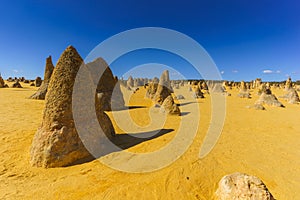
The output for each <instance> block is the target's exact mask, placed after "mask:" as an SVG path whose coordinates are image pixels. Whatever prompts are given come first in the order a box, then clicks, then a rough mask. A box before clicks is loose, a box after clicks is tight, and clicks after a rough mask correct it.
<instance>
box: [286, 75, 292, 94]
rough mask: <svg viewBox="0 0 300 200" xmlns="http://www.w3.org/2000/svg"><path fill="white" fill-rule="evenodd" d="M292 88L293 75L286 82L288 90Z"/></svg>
mask: <svg viewBox="0 0 300 200" xmlns="http://www.w3.org/2000/svg"><path fill="white" fill-rule="evenodd" d="M291 88H292V79H291V77H289V78H288V79H287V80H286V82H285V90H286V91H288V90H289V89H291Z"/></svg>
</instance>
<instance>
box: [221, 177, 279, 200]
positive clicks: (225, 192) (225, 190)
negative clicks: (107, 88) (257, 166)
mask: <svg viewBox="0 0 300 200" xmlns="http://www.w3.org/2000/svg"><path fill="white" fill-rule="evenodd" d="M216 199H218V200H234V199H236V200H239V199H240V200H246V199H249V200H250V199H253V200H275V199H274V197H273V196H272V194H271V193H270V192H269V190H268V188H267V187H266V185H265V184H264V183H263V182H262V181H261V180H260V179H259V178H257V177H255V176H251V175H247V174H243V173H234V174H230V175H227V176H224V177H223V178H222V179H221V181H220V182H219V187H218V189H217V191H216Z"/></svg>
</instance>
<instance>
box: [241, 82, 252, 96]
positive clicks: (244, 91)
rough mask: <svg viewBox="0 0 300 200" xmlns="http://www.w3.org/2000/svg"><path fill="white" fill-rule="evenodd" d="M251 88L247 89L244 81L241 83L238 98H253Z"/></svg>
mask: <svg viewBox="0 0 300 200" xmlns="http://www.w3.org/2000/svg"><path fill="white" fill-rule="evenodd" d="M248 88H249V86H248V87H247V86H246V84H245V82H244V81H241V85H240V92H239V94H238V97H240V98H251V96H250V93H249V91H248Z"/></svg>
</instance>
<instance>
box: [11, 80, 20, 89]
mask: <svg viewBox="0 0 300 200" xmlns="http://www.w3.org/2000/svg"><path fill="white" fill-rule="evenodd" d="M12 87H13V88H22V85H21V84H20V82H19V80H17V81H16V82H15V83H14V84H13V85H12Z"/></svg>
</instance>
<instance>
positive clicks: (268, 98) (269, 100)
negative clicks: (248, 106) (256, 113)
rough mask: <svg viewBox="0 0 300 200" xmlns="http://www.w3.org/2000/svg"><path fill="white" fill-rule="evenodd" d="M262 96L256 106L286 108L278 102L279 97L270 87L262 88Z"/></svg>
mask: <svg viewBox="0 0 300 200" xmlns="http://www.w3.org/2000/svg"><path fill="white" fill-rule="evenodd" d="M261 92H262V93H261V95H260V97H259V99H258V100H257V101H256V102H255V104H262V105H264V104H267V105H269V106H275V107H284V106H283V104H282V103H281V102H279V101H278V99H277V97H276V96H275V95H274V94H272V91H271V89H270V88H268V87H262V90H261Z"/></svg>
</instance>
